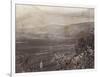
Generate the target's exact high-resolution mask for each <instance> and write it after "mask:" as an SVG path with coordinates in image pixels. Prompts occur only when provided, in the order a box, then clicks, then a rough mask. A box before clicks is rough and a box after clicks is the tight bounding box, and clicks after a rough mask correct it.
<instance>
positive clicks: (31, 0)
mask: <svg viewBox="0 0 100 77" xmlns="http://www.w3.org/2000/svg"><path fill="white" fill-rule="evenodd" d="M62 1H64V0H62ZM62 1H60V2H59V1H58V2H57V0H54V2H52V1H50V0H47V1H46V0H12V29H11V31H12V46H11V47H12V58H11V59H12V66H11V67H12V68H11V75H12V77H33V76H35V77H42V76H43V77H47V76H48V77H51V76H54V77H55V76H57V77H62V75H63V76H68V77H76V76H77V77H81V76H82V75H83V76H84V77H87V75H88V76H91V77H94V76H95V74H96V73H97V72H96V71H97V65H95V69H91V70H90V69H89V70H88V69H85V70H67V71H66V70H64V71H53V72H52V71H50V72H37V73H36V72H31V73H15V4H33V5H51V6H67V7H82V8H96V7H95V6H94V5H88V4H87V3H85V2H83V3H82V4H81V3H78V4H72V3H66V2H62ZM95 54H97V53H95ZM95 61H96V60H95ZM95 63H96V64H97V62H95ZM91 72H92V73H91Z"/></svg>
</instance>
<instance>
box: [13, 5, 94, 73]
mask: <svg viewBox="0 0 100 77" xmlns="http://www.w3.org/2000/svg"><path fill="white" fill-rule="evenodd" d="M15 7H16V9H15V72H16V73H26V72H46V71H64V70H66V71H68V70H81V69H94V68H95V67H94V66H95V63H94V62H95V58H94V57H95V56H94V55H95V51H94V50H95V48H94V36H95V35H94V27H95V25H94V8H82V7H81V8H80V7H67V6H47V5H28V4H16V6H15Z"/></svg>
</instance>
